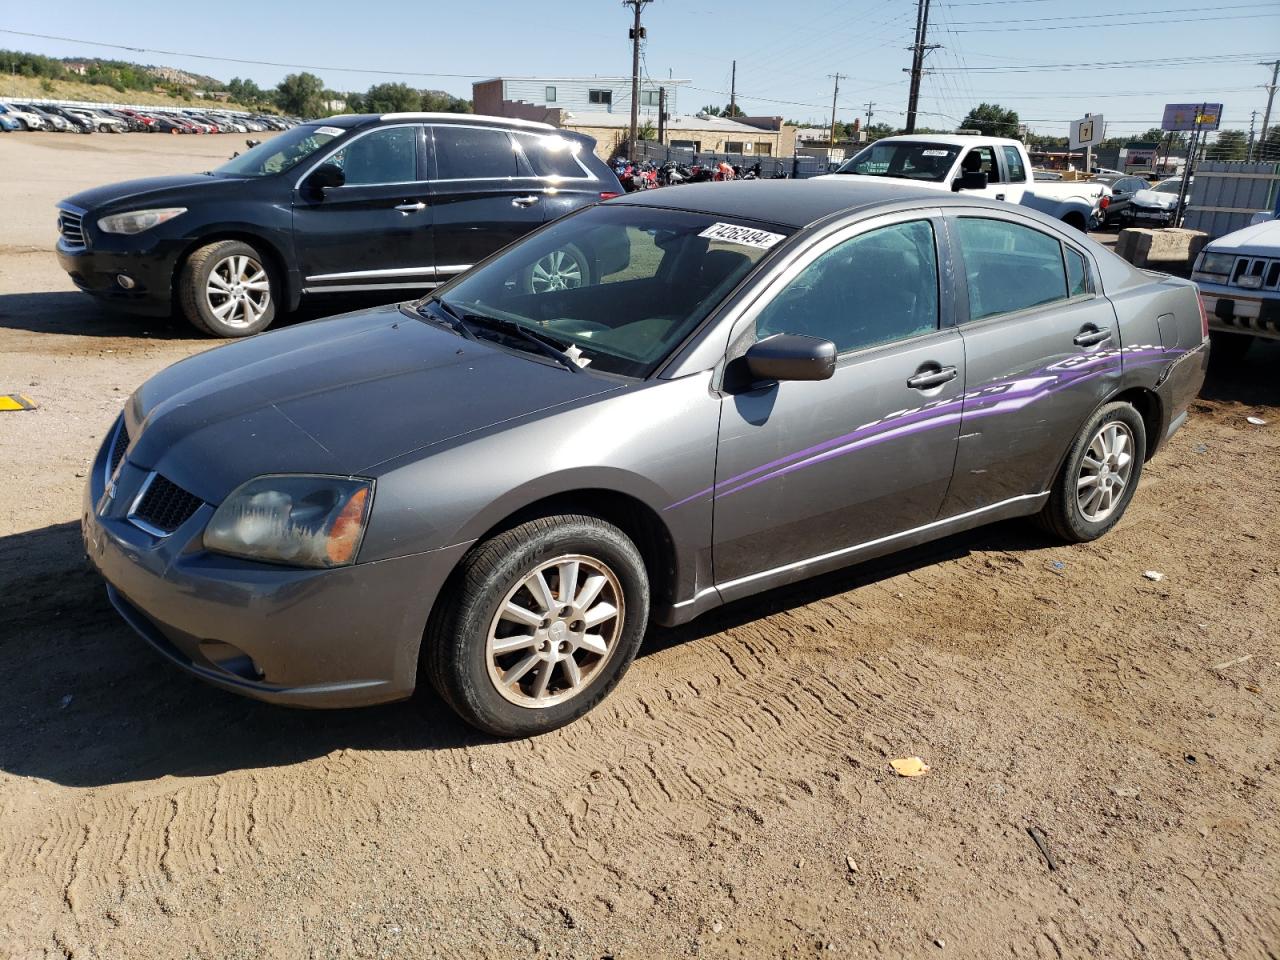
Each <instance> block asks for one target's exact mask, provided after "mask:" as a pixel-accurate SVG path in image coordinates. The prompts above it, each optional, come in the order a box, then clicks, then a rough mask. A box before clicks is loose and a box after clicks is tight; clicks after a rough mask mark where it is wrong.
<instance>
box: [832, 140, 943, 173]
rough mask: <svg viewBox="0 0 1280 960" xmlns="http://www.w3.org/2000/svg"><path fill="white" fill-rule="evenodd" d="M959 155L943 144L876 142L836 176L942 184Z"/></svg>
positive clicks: (856, 156) (842, 167)
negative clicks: (897, 178) (889, 178)
mask: <svg viewBox="0 0 1280 960" xmlns="http://www.w3.org/2000/svg"><path fill="white" fill-rule="evenodd" d="M959 152H960V148H959V147H952V146H947V145H946V144H940V143H907V142H901V141H900V142H897V143H873V144H872V145H871V146H869V147H867V148H866V149H865V150H863V151H861V152H860V153H858V154H857V155H855V156H854V157H853V158H852V159H850V160H846V161H845V162H844V164H843V165H842V166H841V167H840V169H839V170H837V171H836V173H849V174H856V175H857V176H860V177H903V178H905V179H908V180H926V181H929V182H931V183H941V182H942V181H943V180H945V179H946V177H947V171H949V170H950V169H951V165H952V164H953V163H955V159H956V155H957V154H959Z"/></svg>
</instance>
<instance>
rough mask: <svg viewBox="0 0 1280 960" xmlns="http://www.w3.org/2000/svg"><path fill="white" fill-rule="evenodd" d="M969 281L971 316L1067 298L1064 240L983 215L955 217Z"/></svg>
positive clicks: (988, 314)
mask: <svg viewBox="0 0 1280 960" xmlns="http://www.w3.org/2000/svg"><path fill="white" fill-rule="evenodd" d="M955 226H956V237H957V239H958V241H959V243H960V250H961V252H962V253H963V255H964V268H965V274H966V278H967V281H968V287H969V319H970V320H982V319H983V318H985V317H994V316H996V315H997V314H1001V313H1013V312H1015V311H1017V310H1027V309H1030V308H1031V307H1038V306H1041V305H1042V304H1046V303H1053V302H1054V301H1055V300H1065V299H1067V275H1066V270H1065V268H1064V266H1063V262H1062V244H1061V243H1059V242H1058V241H1057V240H1056V239H1054V238H1053V237H1050V236H1048V235H1047V234H1043V233H1041V232H1040V231H1039V230H1033V229H1031V228H1030V227H1024V226H1022V225H1020V224H1016V223H1010V222H1009V221H1007V220H988V219H985V218H981V217H960V218H958V219H957V220H956V221H955Z"/></svg>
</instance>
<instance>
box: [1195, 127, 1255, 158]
mask: <svg viewBox="0 0 1280 960" xmlns="http://www.w3.org/2000/svg"><path fill="white" fill-rule="evenodd" d="M1204 155H1205V159H1206V160H1243V159H1245V158H1246V157H1247V156H1248V155H1249V135H1248V134H1247V133H1245V132H1244V131H1243V130H1223V131H1221V132H1219V134H1218V139H1217V140H1215V141H1214V142H1213V143H1211V144H1209V146H1208V147H1207V148H1206V149H1205V153H1204Z"/></svg>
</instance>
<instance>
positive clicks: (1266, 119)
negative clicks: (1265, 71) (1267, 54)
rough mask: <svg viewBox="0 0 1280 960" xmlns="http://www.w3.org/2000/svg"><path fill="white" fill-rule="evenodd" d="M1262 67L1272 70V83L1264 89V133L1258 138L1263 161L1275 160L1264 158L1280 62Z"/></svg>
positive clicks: (1263, 64)
mask: <svg viewBox="0 0 1280 960" xmlns="http://www.w3.org/2000/svg"><path fill="white" fill-rule="evenodd" d="M1258 66H1260V67H1270V68H1271V82H1270V83H1269V84H1267V85H1266V86H1265V87H1264V88H1263V89H1264V90H1266V91H1267V111H1266V113H1264V114H1263V115H1262V133H1261V134H1259V136H1258V156H1259V157H1261V158H1262V159H1263V160H1268V159H1274V158H1271V157H1266V156H1264V154H1265V152H1266V149H1267V125H1268V124H1269V123H1270V122H1271V101H1272V100H1274V99H1275V96H1276V75H1277V74H1280V60H1275V61H1272V62H1271V63H1260V64H1258Z"/></svg>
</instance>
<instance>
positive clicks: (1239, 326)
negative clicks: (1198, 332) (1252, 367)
mask: <svg viewBox="0 0 1280 960" xmlns="http://www.w3.org/2000/svg"><path fill="white" fill-rule="evenodd" d="M1196 286H1198V287H1199V288H1200V301H1201V303H1203V304H1204V312H1205V313H1206V314H1207V315H1208V317H1209V329H1210V330H1217V331H1227V332H1230V333H1248V334H1252V335H1253V336H1255V337H1262V338H1264V339H1267V340H1280V296H1275V295H1272V296H1265V295H1259V292H1258V291H1256V290H1247V289H1245V288H1243V287H1232V286H1227V285H1225V284H1219V283H1206V282H1205V281H1203V280H1197V281H1196Z"/></svg>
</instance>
